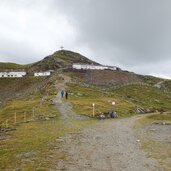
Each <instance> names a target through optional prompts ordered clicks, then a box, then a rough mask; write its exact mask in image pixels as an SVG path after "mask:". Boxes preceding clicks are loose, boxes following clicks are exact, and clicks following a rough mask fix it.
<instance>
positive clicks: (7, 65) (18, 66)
mask: <svg viewBox="0 0 171 171" xmlns="http://www.w3.org/2000/svg"><path fill="white" fill-rule="evenodd" d="M29 66H30V65H21V64H16V63H10V62H9V63H5V62H0V69H27V68H28V67H29Z"/></svg>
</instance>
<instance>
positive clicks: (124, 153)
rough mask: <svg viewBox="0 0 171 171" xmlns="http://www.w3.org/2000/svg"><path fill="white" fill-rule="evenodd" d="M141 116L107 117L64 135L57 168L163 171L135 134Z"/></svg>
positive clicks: (94, 170) (73, 170) (108, 170)
mask: <svg viewBox="0 0 171 171" xmlns="http://www.w3.org/2000/svg"><path fill="white" fill-rule="evenodd" d="M136 119H138V117H137V116H136V117H132V118H126V119H117V120H105V121H100V122H99V123H97V124H95V125H93V126H91V127H89V128H85V129H84V130H82V131H81V132H79V133H76V134H71V135H68V137H67V138H65V139H64V141H63V143H62V147H61V152H64V153H66V154H67V156H68V157H67V159H65V160H60V161H57V165H58V166H57V168H58V169H57V170H69V171H77V170H78V171H96V170H97V171H98V170H99V171H100V170H101V171H103V170H104V171H160V170H162V169H161V168H160V166H159V165H158V163H157V161H155V160H154V159H152V158H150V157H149V156H148V155H147V154H146V153H145V152H144V151H143V150H142V148H141V147H140V146H141V145H140V142H139V141H137V139H136V138H135V136H134V130H133V124H134V121H135V120H136Z"/></svg>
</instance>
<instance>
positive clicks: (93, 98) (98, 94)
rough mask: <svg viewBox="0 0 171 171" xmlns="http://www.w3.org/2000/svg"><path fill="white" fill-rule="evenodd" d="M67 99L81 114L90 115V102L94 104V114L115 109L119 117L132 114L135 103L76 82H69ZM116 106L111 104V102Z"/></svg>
mask: <svg viewBox="0 0 171 171" xmlns="http://www.w3.org/2000/svg"><path fill="white" fill-rule="evenodd" d="M68 89H69V92H70V97H69V100H70V101H71V103H72V104H73V107H74V109H75V111H76V112H77V113H79V114H82V115H88V116H92V114H93V109H92V104H93V103H94V104H95V114H97V113H101V112H109V111H112V110H115V111H116V112H117V113H118V114H119V116H120V117H123V116H124V117H125V116H130V115H133V114H134V108H135V105H134V104H133V103H130V102H128V101H126V100H124V99H121V98H120V97H118V96H116V95H114V94H112V93H110V92H106V91H103V90H98V89H97V88H96V87H86V86H81V85H78V84H69V85H68ZM113 101H115V102H116V106H112V102H113Z"/></svg>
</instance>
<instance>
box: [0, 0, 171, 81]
mask: <svg viewBox="0 0 171 171" xmlns="http://www.w3.org/2000/svg"><path fill="white" fill-rule="evenodd" d="M60 46H64V48H65V49H66V50H72V51H76V52H79V53H81V54H83V55H85V56H87V57H88V58H90V59H92V60H95V61H97V62H100V63H101V64H104V65H117V66H119V67H121V68H123V69H125V70H130V71H134V72H136V73H139V74H150V75H156V76H160V77H166V78H171V47H170V46H171V0H0V61H1V62H16V63H23V64H25V63H32V62H35V61H37V60H40V59H42V58H44V57H45V56H47V55H50V54H52V53H53V52H54V51H57V50H59V48H60Z"/></svg>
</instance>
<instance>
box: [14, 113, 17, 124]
mask: <svg viewBox="0 0 171 171" xmlns="http://www.w3.org/2000/svg"><path fill="white" fill-rule="evenodd" d="M16 123H17V113H16V112H15V113H14V124H16Z"/></svg>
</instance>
